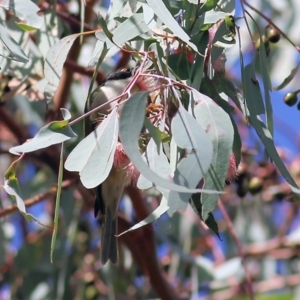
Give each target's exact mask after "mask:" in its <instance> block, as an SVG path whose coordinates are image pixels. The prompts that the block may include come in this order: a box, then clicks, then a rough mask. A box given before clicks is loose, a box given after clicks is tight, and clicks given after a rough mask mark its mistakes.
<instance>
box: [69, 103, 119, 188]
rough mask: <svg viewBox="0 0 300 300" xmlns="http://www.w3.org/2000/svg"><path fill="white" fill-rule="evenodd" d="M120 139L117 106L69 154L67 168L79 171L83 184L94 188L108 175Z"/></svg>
mask: <svg viewBox="0 0 300 300" xmlns="http://www.w3.org/2000/svg"><path fill="white" fill-rule="evenodd" d="M117 141H118V110H117V108H115V109H114V110H113V111H112V112H111V113H110V114H109V115H108V116H107V117H106V118H105V119H104V121H102V122H101V124H100V125H99V126H98V127H97V128H96V130H94V131H93V132H91V133H90V134H89V135H88V136H87V137H86V138H84V139H83V140H82V141H81V142H80V143H79V144H78V145H77V146H76V147H75V148H74V149H73V151H72V152H71V153H70V154H69V156H68V158H67V160H66V162H65V168H66V169H67V170H69V171H75V172H79V175H80V179H81V182H82V184H83V185H84V186H85V187H86V188H89V189H90V188H94V187H96V186H98V185H99V184H100V183H102V182H103V181H104V180H105V179H106V178H107V176H108V174H109V172H110V170H111V168H112V165H113V159H114V154H115V150H116V146H117Z"/></svg>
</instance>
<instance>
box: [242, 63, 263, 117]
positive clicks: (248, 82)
mask: <svg viewBox="0 0 300 300" xmlns="http://www.w3.org/2000/svg"><path fill="white" fill-rule="evenodd" d="M243 79H244V82H243V83H244V85H243V87H244V97H245V99H246V103H247V107H248V109H249V111H250V110H251V112H252V113H254V114H255V115H262V114H265V106H264V102H263V98H262V95H261V91H260V87H259V82H258V81H257V79H256V76H255V74H254V65H253V64H248V65H246V66H245V67H244V68H243Z"/></svg>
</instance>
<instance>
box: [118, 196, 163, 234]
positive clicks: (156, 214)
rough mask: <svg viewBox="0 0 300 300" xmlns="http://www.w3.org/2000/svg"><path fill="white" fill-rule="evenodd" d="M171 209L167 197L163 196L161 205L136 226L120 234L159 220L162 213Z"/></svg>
mask: <svg viewBox="0 0 300 300" xmlns="http://www.w3.org/2000/svg"><path fill="white" fill-rule="evenodd" d="M168 209H169V206H168V203H167V201H166V200H165V198H162V200H161V202H160V204H159V206H158V207H157V208H156V209H155V210H154V211H153V212H152V213H151V214H150V215H149V216H148V217H147V218H145V219H144V220H142V221H140V222H138V223H137V224H135V225H134V226H132V227H130V228H129V229H128V230H126V231H124V232H122V233H120V234H119V235H118V236H121V235H123V234H125V233H127V232H129V231H132V230H136V229H138V228H140V227H142V226H145V225H147V224H149V223H151V222H153V221H155V220H157V219H158V218H159V217H160V216H161V215H162V214H164V213H165V212H166V211H167V210H168Z"/></svg>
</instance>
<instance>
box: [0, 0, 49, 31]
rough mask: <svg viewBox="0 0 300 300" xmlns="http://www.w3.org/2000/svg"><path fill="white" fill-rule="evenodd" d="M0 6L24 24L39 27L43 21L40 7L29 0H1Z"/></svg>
mask: <svg viewBox="0 0 300 300" xmlns="http://www.w3.org/2000/svg"><path fill="white" fill-rule="evenodd" d="M0 7H3V8H5V9H6V10H8V11H9V12H11V13H13V14H14V15H16V16H17V17H18V18H19V19H20V20H21V21H23V22H25V24H26V25H28V26H31V27H33V28H35V29H39V28H41V26H42V25H43V23H44V16H43V14H41V13H40V8H39V7H38V6H37V5H36V4H34V3H33V2H32V1H30V0H14V1H10V0H2V1H1V3H0Z"/></svg>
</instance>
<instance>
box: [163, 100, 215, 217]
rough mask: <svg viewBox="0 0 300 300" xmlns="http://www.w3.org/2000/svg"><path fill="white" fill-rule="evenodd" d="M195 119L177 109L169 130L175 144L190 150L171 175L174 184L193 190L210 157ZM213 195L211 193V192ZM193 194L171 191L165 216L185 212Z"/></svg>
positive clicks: (209, 148) (206, 139) (209, 146)
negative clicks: (178, 211)
mask: <svg viewBox="0 0 300 300" xmlns="http://www.w3.org/2000/svg"><path fill="white" fill-rule="evenodd" d="M203 128H205V127H202V126H200V125H199V124H198V123H197V121H196V120H195V118H194V117H193V116H192V115H191V114H190V113H188V112H187V111H186V110H185V109H184V108H183V106H180V107H179V109H178V112H177V114H176V115H175V117H174V118H173V120H172V123H171V130H172V134H173V138H174V140H175V143H176V144H177V146H178V147H180V148H181V149H186V150H190V151H186V152H187V156H186V157H184V158H182V159H181V160H180V161H179V163H178V165H177V168H176V170H175V173H174V182H175V183H177V184H180V185H185V186H187V187H189V188H192V189H193V188H195V187H196V186H197V185H198V183H199V182H200V180H201V179H202V178H203V176H204V175H205V174H206V172H207V171H208V169H209V166H210V164H211V161H212V157H213V145H212V143H211V141H210V139H209V136H208V135H207V133H206V132H205V130H204V129H203ZM212 192H213V191H212ZM191 195H192V193H177V192H174V191H171V192H170V194H169V196H168V206H169V207H170V209H169V211H168V213H169V214H170V215H171V214H173V213H174V212H175V211H176V210H178V209H181V210H184V209H186V207H187V205H188V201H189V199H190V197H191Z"/></svg>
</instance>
